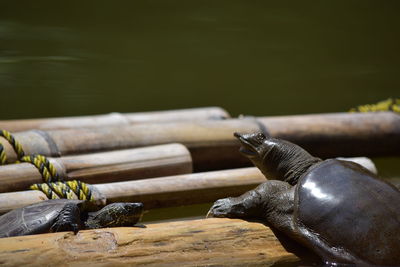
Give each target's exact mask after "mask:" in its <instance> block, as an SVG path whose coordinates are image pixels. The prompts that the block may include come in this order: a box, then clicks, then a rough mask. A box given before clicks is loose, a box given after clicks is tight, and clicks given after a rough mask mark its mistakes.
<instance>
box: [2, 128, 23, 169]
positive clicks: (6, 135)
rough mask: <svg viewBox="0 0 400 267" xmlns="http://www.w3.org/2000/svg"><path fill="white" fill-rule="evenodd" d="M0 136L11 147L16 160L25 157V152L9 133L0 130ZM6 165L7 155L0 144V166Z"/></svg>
mask: <svg viewBox="0 0 400 267" xmlns="http://www.w3.org/2000/svg"><path fill="white" fill-rule="evenodd" d="M0 136H2V137H4V139H6V140H7V141H8V143H10V145H11V146H12V147H13V149H14V151H15V153H16V154H17V159H20V158H22V157H24V156H25V152H24V150H23V149H22V146H21V144H20V143H19V142H17V140H15V138H14V136H12V134H11V133H10V132H9V131H6V130H0ZM6 163H7V155H6V152H5V149H4V146H3V145H2V144H0V164H1V165H4V164H6Z"/></svg>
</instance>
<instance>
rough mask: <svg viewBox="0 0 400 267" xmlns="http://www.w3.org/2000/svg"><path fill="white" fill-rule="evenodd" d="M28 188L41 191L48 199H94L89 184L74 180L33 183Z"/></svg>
mask: <svg viewBox="0 0 400 267" xmlns="http://www.w3.org/2000/svg"><path fill="white" fill-rule="evenodd" d="M30 189H33V190H39V191H42V192H43V193H44V194H45V195H46V196H47V198H48V199H56V198H67V199H80V200H94V197H93V195H92V192H91V190H90V188H89V186H88V185H87V184H86V183H83V182H81V181H76V180H73V181H58V182H53V183H42V184H33V185H31V186H30Z"/></svg>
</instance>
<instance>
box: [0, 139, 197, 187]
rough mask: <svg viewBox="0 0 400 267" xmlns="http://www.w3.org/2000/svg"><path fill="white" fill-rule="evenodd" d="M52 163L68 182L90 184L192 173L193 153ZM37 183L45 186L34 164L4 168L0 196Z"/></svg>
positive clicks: (167, 151) (168, 149)
mask: <svg viewBox="0 0 400 267" xmlns="http://www.w3.org/2000/svg"><path fill="white" fill-rule="evenodd" d="M49 161H50V162H51V163H53V164H54V166H55V167H56V169H57V172H58V174H59V175H60V176H61V177H62V178H63V179H64V180H80V181H82V182H86V183H90V184H98V183H105V182H108V183H110V182H116V181H126V180H136V179H144V178H150V177H159V176H169V175H178V174H184V173H191V172H192V159H191V156H190V152H189V151H188V150H187V148H186V147H185V146H183V145H181V144H166V145H158V146H149V147H142V148H135V149H126V150H117V151H110V152H102V153H93V154H85V155H79V156H66V157H60V158H49ZM34 183H42V176H41V174H40V173H39V171H38V169H37V168H36V167H35V166H33V165H32V164H30V163H20V164H10V165H4V166H0V193H2V192H10V191H21V190H26V189H28V188H29V186H30V185H32V184H34Z"/></svg>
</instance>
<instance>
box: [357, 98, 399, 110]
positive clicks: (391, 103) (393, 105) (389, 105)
mask: <svg viewBox="0 0 400 267" xmlns="http://www.w3.org/2000/svg"><path fill="white" fill-rule="evenodd" d="M378 111H393V112H397V113H400V99H399V98H389V99H386V100H383V101H380V102H378V103H376V104H367V105H361V106H358V107H356V108H352V109H350V112H378Z"/></svg>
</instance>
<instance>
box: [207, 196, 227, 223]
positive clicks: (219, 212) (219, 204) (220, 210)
mask: <svg viewBox="0 0 400 267" xmlns="http://www.w3.org/2000/svg"><path fill="white" fill-rule="evenodd" d="M233 207H234V205H232V201H231V198H223V199H219V200H217V201H215V203H214V205H213V206H212V207H211V208H210V210H209V211H208V213H207V215H206V218H210V217H217V218H223V217H234V216H232V215H233V212H232V211H233V209H232V208H233Z"/></svg>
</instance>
